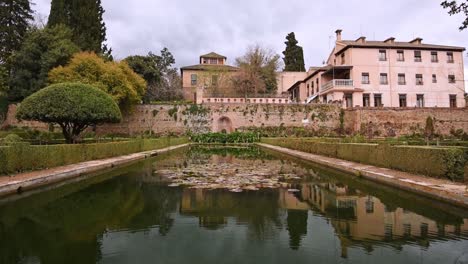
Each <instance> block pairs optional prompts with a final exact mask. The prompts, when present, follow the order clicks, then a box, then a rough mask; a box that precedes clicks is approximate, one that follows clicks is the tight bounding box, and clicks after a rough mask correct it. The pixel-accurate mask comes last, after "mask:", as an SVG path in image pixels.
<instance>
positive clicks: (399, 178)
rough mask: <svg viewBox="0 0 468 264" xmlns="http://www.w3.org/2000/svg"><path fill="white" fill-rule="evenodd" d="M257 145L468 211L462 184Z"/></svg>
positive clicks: (466, 190) (467, 192) (466, 188)
mask: <svg viewBox="0 0 468 264" xmlns="http://www.w3.org/2000/svg"><path fill="white" fill-rule="evenodd" d="M257 145H259V146H262V147H264V148H267V149H271V150H274V151H278V152H281V153H285V154H288V155H291V156H294V157H298V158H301V159H304V160H308V161H312V162H314V163H317V164H320V165H322V166H326V167H329V168H333V169H338V170H340V171H343V172H346V173H350V174H352V175H354V176H355V177H363V178H365V179H368V180H372V181H375V182H379V183H383V184H386V185H389V186H392V187H396V188H399V189H403V190H406V191H410V192H413V193H417V194H420V195H424V196H426V197H429V198H431V199H436V200H439V201H443V202H448V203H451V204H454V205H457V206H460V207H464V208H468V186H467V185H466V184H463V183H455V182H451V181H449V180H443V179H435V178H429V177H425V176H419V175H414V174H411V173H406V172H402V171H396V170H391V169H387V168H380V167H376V166H372V165H365V164H362V163H357V162H352V161H346V160H341V159H336V158H330V157H325V156H320V155H315V154H310V153H306V152H302V151H297V150H292V149H288V148H283V147H278V146H273V145H269V144H264V143H257Z"/></svg>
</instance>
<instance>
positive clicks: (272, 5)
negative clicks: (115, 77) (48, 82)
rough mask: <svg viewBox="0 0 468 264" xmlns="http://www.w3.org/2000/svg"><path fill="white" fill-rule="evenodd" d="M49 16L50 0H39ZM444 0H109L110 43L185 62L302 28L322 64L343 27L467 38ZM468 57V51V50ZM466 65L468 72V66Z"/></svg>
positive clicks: (315, 61) (432, 39) (307, 48)
mask: <svg viewBox="0 0 468 264" xmlns="http://www.w3.org/2000/svg"><path fill="white" fill-rule="evenodd" d="M33 1H34V2H35V4H36V5H35V7H34V9H35V10H36V11H37V14H38V15H39V16H40V17H43V18H45V17H47V16H48V14H49V11H50V0H33ZM441 1H442V0H392V1H388V0H327V1H324V0H319V1H310V0H287V1H285V0H236V1H219V0H196V1H193V0H191V1H189V0H165V1H162V0H131V1H116V0H103V1H102V2H103V7H104V9H105V10H106V13H105V15H104V19H105V22H106V25H107V36H108V43H109V45H110V46H111V47H112V49H113V54H114V56H115V57H116V58H117V59H122V58H125V57H126V56H128V55H134V54H146V53H148V52H149V51H153V52H159V50H161V49H162V48H163V47H167V48H168V49H169V50H170V51H171V52H172V53H173V54H174V56H175V58H176V64H177V66H178V67H180V66H184V65H192V64H196V63H198V56H199V55H200V54H204V53H208V52H211V51H216V52H218V53H220V54H223V55H225V56H227V57H228V62H230V63H233V61H234V59H235V58H236V57H238V56H241V55H242V54H243V52H244V51H245V49H246V48H247V46H249V45H252V44H256V43H258V44H261V45H263V46H267V47H269V48H272V49H273V50H274V51H276V52H277V53H278V54H281V52H282V51H283V50H284V43H283V42H284V38H285V36H286V34H287V33H289V32H292V31H294V32H295V33H296V38H297V39H298V41H299V45H301V46H303V48H304V56H305V61H306V67H310V66H314V65H321V63H322V61H323V60H325V59H326V58H327V56H328V54H329V52H330V48H331V47H332V45H333V42H334V40H335V37H334V31H335V30H336V29H337V28H341V29H343V38H344V39H356V38H358V37H359V36H361V35H364V36H367V38H368V39H369V40H374V39H375V40H384V39H386V38H388V37H390V36H393V37H395V38H396V39H397V40H400V41H409V40H411V39H413V38H414V37H421V38H423V39H424V42H425V43H432V44H445V45H455V46H464V47H466V45H467V42H466V41H467V39H468V38H467V37H468V30H466V31H463V32H460V31H459V30H458V27H459V25H460V24H461V22H462V20H463V17H462V16H461V15H460V16H452V17H450V16H449V15H448V14H447V12H446V10H444V9H443V8H442V7H441V6H440V2H441ZM465 59H466V56H465ZM466 69H467V68H466V67H465V79H466V78H468V71H467V70H466Z"/></svg>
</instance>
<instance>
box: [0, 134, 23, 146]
mask: <svg viewBox="0 0 468 264" xmlns="http://www.w3.org/2000/svg"><path fill="white" fill-rule="evenodd" d="M22 141H23V138H21V137H20V136H18V135H16V134H9V135H8V136H6V137H4V138H3V139H2V144H3V145H13V144H16V143H20V142H22Z"/></svg>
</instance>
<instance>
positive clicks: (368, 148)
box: [262, 138, 468, 181]
mask: <svg viewBox="0 0 468 264" xmlns="http://www.w3.org/2000/svg"><path fill="white" fill-rule="evenodd" d="M262 142H263V143H267V144H270V145H276V146H280V147H285V148H290V149H294V150H299V151H304V152H308V153H313V154H318V155H324V156H328V157H333V158H339V159H343V160H349V161H354V162H359V163H363V164H369V165H375V166H379V167H384V168H390V169H395V170H400V171H406V172H411V173H416V174H422V175H427V176H431V177H437V178H448V179H451V180H457V181H461V180H464V178H467V176H466V175H464V174H466V173H465V171H466V168H465V166H467V165H468V148H462V147H424V146H394V145H390V144H360V143H359V144H351V143H329V142H317V141H315V140H308V139H284V138H262Z"/></svg>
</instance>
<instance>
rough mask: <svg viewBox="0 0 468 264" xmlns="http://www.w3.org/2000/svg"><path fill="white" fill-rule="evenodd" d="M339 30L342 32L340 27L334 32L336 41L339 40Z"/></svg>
mask: <svg viewBox="0 0 468 264" xmlns="http://www.w3.org/2000/svg"><path fill="white" fill-rule="evenodd" d="M341 32H343V30H341V29H337V30H336V31H335V33H336V41H341Z"/></svg>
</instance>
